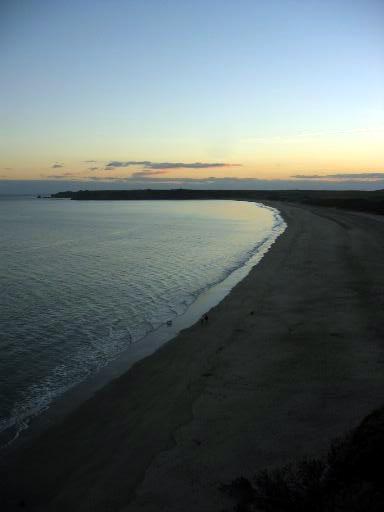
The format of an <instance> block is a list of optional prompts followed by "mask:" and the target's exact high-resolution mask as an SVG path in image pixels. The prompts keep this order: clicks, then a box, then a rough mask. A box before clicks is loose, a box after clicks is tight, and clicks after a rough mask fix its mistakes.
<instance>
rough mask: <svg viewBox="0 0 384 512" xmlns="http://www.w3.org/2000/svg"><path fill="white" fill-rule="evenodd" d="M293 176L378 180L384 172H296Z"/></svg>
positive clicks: (300, 178) (302, 178) (300, 177)
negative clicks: (321, 173)
mask: <svg viewBox="0 0 384 512" xmlns="http://www.w3.org/2000/svg"><path fill="white" fill-rule="evenodd" d="M291 178H296V179H299V180H323V181H330V180H337V181H343V180H363V181H364V180H366V181H376V180H382V179H384V172H359V173H337V174H323V175H320V174H294V175H293V176H291Z"/></svg>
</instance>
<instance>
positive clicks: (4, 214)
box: [0, 196, 285, 446]
mask: <svg viewBox="0 0 384 512" xmlns="http://www.w3.org/2000/svg"><path fill="white" fill-rule="evenodd" d="M284 229H285V223H284V221H283V219H282V218H281V216H280V215H279V212H278V211H277V210H275V209H272V208H269V207H266V206H263V205H260V204H256V203H252V202H240V201H213V200H212V201H211V200H204V201H203V200H202V201H199V200H193V201H192V200H191V201H84V202H81V201H71V200H55V199H37V198H34V197H11V196H8V197H0V444H2V445H3V446H5V445H9V444H10V443H12V442H13V441H14V440H15V439H17V438H18V437H19V435H20V433H21V432H22V431H24V430H26V429H28V427H29V425H30V423H31V420H32V419H33V418H35V417H36V416H39V415H41V413H43V412H44V411H46V410H47V409H48V408H49V407H50V406H51V405H52V404H53V403H54V402H55V401H56V400H58V399H60V397H62V396H63V395H65V394H66V393H68V392H69V390H71V389H73V388H74V387H76V386H78V385H79V384H80V383H84V382H86V381H87V379H90V378H91V377H92V376H95V375H97V374H98V372H101V371H102V369H103V368H104V367H106V366H107V365H111V364H113V362H114V361H118V360H119V359H120V358H121V357H123V354H125V360H127V361H129V350H130V349H131V348H132V347H136V346H137V347H140V344H143V345H142V346H144V345H145V343H147V345H148V339H151V338H150V337H151V336H152V337H153V335H154V333H156V332H164V331H166V330H167V328H170V329H171V332H172V334H173V335H174V334H175V329H174V328H172V327H171V326H173V325H174V324H175V325H177V326H180V327H182V326H183V325H185V322H184V323H183V318H186V319H188V314H189V312H190V311H193V307H194V304H197V303H198V302H199V299H201V297H203V296H204V294H205V295H207V293H208V294H209V292H210V291H212V290H214V289H216V288H217V287H218V286H220V285H222V284H223V283H229V284H228V285H227V286H224V287H223V286H221V290H224V291H222V292H220V293H221V294H222V295H223V294H225V293H228V291H229V290H230V288H231V287H232V286H234V285H235V284H236V282H238V280H239V279H241V278H242V277H244V275H245V274H246V273H247V272H249V270H250V268H251V267H252V266H253V265H254V264H255V263H257V261H259V260H260V258H261V257H262V256H263V255H264V254H265V253H266V252H267V251H268V249H269V248H270V246H271V245H272V243H273V242H274V241H275V240H276V238H277V237H278V236H279V235H280V234H281V233H282V232H283V231H284ZM234 276H235V277H234ZM236 276H237V277H236ZM215 287H216V288H215ZM219 299H222V297H219ZM216 302H218V299H217V294H216ZM208 305H209V304H208V303H206V304H205V308H208ZM210 305H212V304H210ZM199 314H200V313H199ZM190 319H191V317H190V315H189V321H191V320H190ZM195 320H196V318H195ZM186 322H187V320H186ZM172 329H173V330H172ZM163 338H164V340H165V341H166V338H167V337H166V336H165V337H164V336H163ZM168 338H169V336H168ZM145 340H147V341H145ZM127 353H128V359H127Z"/></svg>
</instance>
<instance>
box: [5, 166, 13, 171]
mask: <svg viewBox="0 0 384 512" xmlns="http://www.w3.org/2000/svg"><path fill="white" fill-rule="evenodd" d="M12 169H13V167H4V171H12Z"/></svg>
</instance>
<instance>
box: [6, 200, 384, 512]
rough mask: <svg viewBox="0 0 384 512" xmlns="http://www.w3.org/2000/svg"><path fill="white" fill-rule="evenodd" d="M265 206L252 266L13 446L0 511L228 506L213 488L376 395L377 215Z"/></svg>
mask: <svg viewBox="0 0 384 512" xmlns="http://www.w3.org/2000/svg"><path fill="white" fill-rule="evenodd" d="M271 206H276V207H277V208H279V209H280V211H281V212H282V214H283V216H284V218H285V220H286V221H287V223H288V229H287V230H286V231H285V233H284V234H283V235H282V236H281V237H280V238H279V239H278V240H277V242H276V243H275V245H274V246H273V247H272V249H271V250H270V252H269V253H268V254H267V255H266V256H265V257H264V258H263V260H262V261H261V262H260V263H259V264H258V265H257V266H256V267H255V268H254V269H253V270H252V271H251V273H250V274H249V275H248V276H247V277H246V278H245V279H244V280H243V281H242V282H241V283H239V284H238V285H237V286H236V287H235V288H234V290H233V291H232V292H231V293H230V295H229V296H227V297H226V298H225V299H224V300H223V301H222V302H221V303H220V304H219V305H218V306H217V307H215V308H214V309H213V310H211V311H210V312H209V320H208V322H207V323H206V324H204V325H201V324H200V323H198V324H196V325H194V326H193V327H191V328H189V329H187V330H185V331H183V332H181V333H180V334H179V335H178V336H177V337H176V338H175V339H174V340H172V341H171V342H169V343H167V344H166V345H165V346H164V347H162V348H161V349H160V350H158V351H157V352H156V353H155V354H153V355H152V356H150V357H148V358H147V359H144V360H143V361H141V362H140V363H137V364H136V365H135V366H134V367H133V368H132V369H131V370H130V371H129V372H127V373H126V374H125V375H123V376H122V377H120V378H119V379H117V380H115V381H113V382H112V383H110V384H109V385H108V386H106V387H105V388H103V389H102V390H101V391H99V392H98V393H97V394H96V395H95V397H94V398H92V399H90V400H88V401H87V402H85V403H84V404H82V405H81V406H80V407H79V408H78V409H77V410H76V411H75V412H73V413H72V414H70V415H69V416H68V417H67V418H65V420H64V421H62V422H61V423H59V424H57V425H55V426H53V427H51V428H50V429H49V430H48V431H47V432H45V433H43V434H42V435H41V436H40V437H39V438H38V439H36V440H34V441H33V442H32V443H30V444H29V445H28V446H26V447H24V448H23V449H22V450H19V452H18V453H15V454H12V457H11V461H8V462H7V464H6V467H5V469H3V474H2V475H0V477H1V479H0V481H1V485H2V491H1V492H2V502H0V504H1V505H2V510H20V509H25V510H39V511H97V512H98V511H114V512H115V511H124V512H133V511H145V512H149V511H151V512H155V511H160V510H164V511H172V512H176V511H177V512H179V511H181V510H183V511H201V512H204V511H207V512H208V511H216V510H217V511H224V510H228V511H230V510H233V503H232V502H231V501H230V498H229V497H228V496H227V495H225V494H224V493H223V492H222V491H221V490H220V486H221V484H225V483H229V482H230V481H231V480H233V479H235V478H237V477H239V476H245V477H251V476H252V475H253V474H254V473H255V471H257V470H259V469H262V468H264V467H269V466H274V465H280V464H284V463H287V462H290V461H292V460H294V459H295V458H298V457H301V456H302V455H306V454H307V455H311V454H313V455H318V454H319V453H321V451H322V450H324V449H326V448H327V447H328V444H329V441H330V440H331V439H333V438H334V437H335V436H338V435H341V434H343V433H344V432H345V431H346V430H348V429H350V428H352V427H355V426H356V425H357V424H358V423H359V421H360V420H361V419H362V418H363V416H365V415H366V414H368V413H369V412H370V411H371V410H372V409H374V408H375V407H378V406H381V405H382V403H383V397H384V394H383V389H384V325H383V321H382V318H383V305H384V221H383V218H382V217H375V216H367V215H364V214H357V213H356V214H355V213H349V212H346V211H337V210H333V209H321V208H312V207H305V206H295V205H288V204H286V203H284V204H278V203H275V204H271ZM21 507H22V508H21Z"/></svg>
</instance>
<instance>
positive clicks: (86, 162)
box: [82, 160, 97, 164]
mask: <svg viewBox="0 0 384 512" xmlns="http://www.w3.org/2000/svg"><path fill="white" fill-rule="evenodd" d="M82 162H83V164H96V163H97V160H82Z"/></svg>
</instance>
